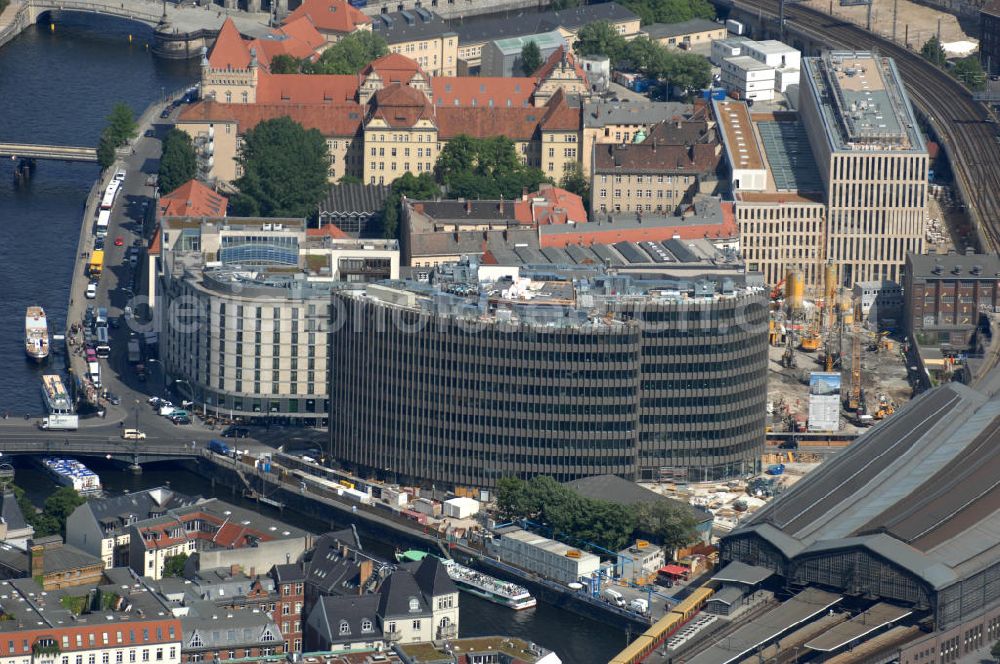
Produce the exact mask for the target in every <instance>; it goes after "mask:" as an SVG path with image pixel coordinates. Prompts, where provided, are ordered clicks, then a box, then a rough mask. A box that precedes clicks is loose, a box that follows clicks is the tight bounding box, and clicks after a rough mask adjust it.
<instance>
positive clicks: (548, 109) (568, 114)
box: [539, 88, 583, 131]
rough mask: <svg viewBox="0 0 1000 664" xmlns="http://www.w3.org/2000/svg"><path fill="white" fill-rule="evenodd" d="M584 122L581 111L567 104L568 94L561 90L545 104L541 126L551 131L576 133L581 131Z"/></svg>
mask: <svg viewBox="0 0 1000 664" xmlns="http://www.w3.org/2000/svg"><path fill="white" fill-rule="evenodd" d="M582 122H583V117H582V115H581V111H580V109H579V108H573V107H571V106H570V105H569V104H568V103H567V102H566V93H564V92H563V89H562V88H559V89H558V90H556V92H555V94H553V95H552V98H551V99H549V100H548V102H546V103H545V113H544V114H543V115H542V119H541V120H540V121H539V125H540V126H541V127H542V129H547V130H549V131H574V130H579V129H580V125H581V123H582Z"/></svg>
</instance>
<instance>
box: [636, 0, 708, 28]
mask: <svg viewBox="0 0 1000 664" xmlns="http://www.w3.org/2000/svg"><path fill="white" fill-rule="evenodd" d="M622 4H624V5H625V6H626V7H628V8H629V9H631V10H632V11H633V12H635V13H636V15H637V16H638V17H639V18H640V19H641V20H642V22H643V24H648V23H679V22H681V21H689V20H691V19H693V18H704V19H708V20H713V19H714V18H715V16H716V14H715V9H714V8H713V7H712V5H711V4H710V3H709V2H708V1H707V0H623V2H622Z"/></svg>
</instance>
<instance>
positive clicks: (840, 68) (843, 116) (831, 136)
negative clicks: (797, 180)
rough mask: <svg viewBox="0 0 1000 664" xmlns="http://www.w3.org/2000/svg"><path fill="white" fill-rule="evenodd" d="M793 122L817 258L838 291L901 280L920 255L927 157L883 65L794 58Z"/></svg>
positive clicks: (852, 58) (880, 61) (861, 55)
mask: <svg viewBox="0 0 1000 664" xmlns="http://www.w3.org/2000/svg"><path fill="white" fill-rule="evenodd" d="M802 63H803V71H802V77H803V79H804V80H803V82H802V85H801V99H800V107H801V117H802V123H803V125H804V126H805V129H806V133H807V135H808V137H809V143H810V145H811V146H812V153H813V155H814V156H815V161H816V164H817V166H818V167H819V173H820V177H821V179H822V183H823V186H824V197H825V202H826V204H827V224H828V226H827V238H826V254H827V257H828V258H829V259H830V260H831V261H832V262H833V263H834V265H835V266H836V268H837V276H838V279H839V281H840V283H841V284H842V285H845V286H852V285H853V284H854V283H855V282H857V281H879V280H890V281H897V282H898V281H900V279H901V277H902V268H903V265H904V263H905V260H906V256H907V254H910V253H915V254H921V253H923V250H924V227H925V220H926V214H927V169H928V154H927V146H926V144H925V143H924V137H923V135H922V134H921V132H920V129H919V126H918V124H917V120H916V117H915V115H914V113H913V108H912V106H911V105H910V100H909V97H908V96H907V94H906V88H905V86H904V85H903V81H902V78H901V77H900V75H899V73H898V71H897V70H896V65H895V63H894V62H893V60H892V59H891V58H885V57H882V56H879V55H876V54H873V53H868V52H849V51H832V52H826V53H824V54H823V55H822V56H819V57H810V58H803V60H802Z"/></svg>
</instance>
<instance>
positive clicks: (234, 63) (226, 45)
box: [208, 18, 250, 69]
mask: <svg viewBox="0 0 1000 664" xmlns="http://www.w3.org/2000/svg"><path fill="white" fill-rule="evenodd" d="M208 64H209V66H210V67H211V68H212V69H246V68H247V66H248V65H249V64H250V49H249V48H248V47H247V45H246V43H245V42H244V41H243V37H241V36H240V31H239V30H237V29H236V24H235V23H233V19H231V18H227V19H226V21H225V23H223V24H222V28H221V29H220V30H219V36H218V37H216V38H215V44H213V45H212V52H211V53H210V54H209V56H208Z"/></svg>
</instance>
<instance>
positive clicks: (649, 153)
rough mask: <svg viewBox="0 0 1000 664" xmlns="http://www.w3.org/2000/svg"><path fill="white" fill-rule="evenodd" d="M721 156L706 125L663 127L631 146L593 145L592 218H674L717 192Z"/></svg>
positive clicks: (634, 140)
mask: <svg viewBox="0 0 1000 664" xmlns="http://www.w3.org/2000/svg"><path fill="white" fill-rule="evenodd" d="M686 130H689V131H686ZM721 156H722V150H721V145H720V143H719V142H718V141H717V139H716V138H715V135H714V132H712V131H711V130H710V128H709V127H708V125H707V124H706V123H692V124H691V125H689V126H688V127H685V126H684V123H683V122H680V123H662V124H660V125H656V126H654V127H653V128H652V129H651V130H650V134H649V136H644V135H643V134H642V133H641V132H639V133H637V134H636V136H635V138H634V139H633V142H632V143H620V144H610V143H604V144H595V145H594V152H593V156H592V159H593V176H592V179H591V189H590V196H591V205H590V209H591V214H593V215H599V214H607V213H622V212H635V213H639V214H641V213H649V212H653V213H657V214H672V213H673V212H674V211H675V210H676V209H677V208H678V207H679V206H680V205H682V204H685V203H690V202H691V201H692V199H693V197H694V195H695V194H697V193H711V192H713V191H714V190H715V188H716V185H717V179H718V178H717V170H718V167H719V164H720V161H721Z"/></svg>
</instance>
